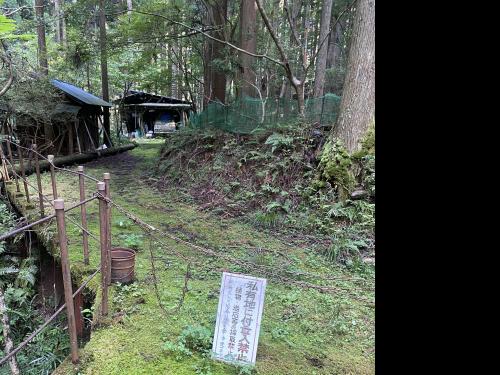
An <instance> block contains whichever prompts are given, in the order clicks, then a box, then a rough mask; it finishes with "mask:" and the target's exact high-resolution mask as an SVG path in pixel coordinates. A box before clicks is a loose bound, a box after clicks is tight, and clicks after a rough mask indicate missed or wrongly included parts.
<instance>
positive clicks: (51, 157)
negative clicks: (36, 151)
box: [47, 155, 57, 199]
mask: <svg viewBox="0 0 500 375" xmlns="http://www.w3.org/2000/svg"><path fill="white" fill-rule="evenodd" d="M47 160H48V161H49V164H50V179H51V181H52V195H53V196H54V199H57V186H56V173H55V170H54V155H47Z"/></svg>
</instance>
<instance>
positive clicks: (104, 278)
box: [97, 182, 108, 316]
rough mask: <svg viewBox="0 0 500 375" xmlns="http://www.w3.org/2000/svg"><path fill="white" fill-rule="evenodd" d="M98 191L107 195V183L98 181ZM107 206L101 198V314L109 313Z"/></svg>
mask: <svg viewBox="0 0 500 375" xmlns="http://www.w3.org/2000/svg"><path fill="white" fill-rule="evenodd" d="M97 191H98V192H99V193H100V194H101V195H102V196H106V185H105V184H104V182H98V183H97ZM107 222H108V220H107V207H106V201H105V200H104V199H102V198H99V228H100V230H99V235H100V240H101V289H102V301H101V314H102V315H103V316H107V315H108V260H107V258H108V257H107V245H108V234H107V233H106V229H107V226H108V225H107Z"/></svg>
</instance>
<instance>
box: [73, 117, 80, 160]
mask: <svg viewBox="0 0 500 375" xmlns="http://www.w3.org/2000/svg"><path fill="white" fill-rule="evenodd" d="M74 125H75V133H76V145H77V146H78V153H79V154H81V153H82V148H81V146H80V137H79V136H78V133H79V129H78V120H75V123H74Z"/></svg>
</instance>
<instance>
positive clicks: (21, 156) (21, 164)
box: [17, 147, 30, 203]
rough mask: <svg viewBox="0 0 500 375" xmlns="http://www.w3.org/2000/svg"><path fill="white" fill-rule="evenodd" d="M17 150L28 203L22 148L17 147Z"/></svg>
mask: <svg viewBox="0 0 500 375" xmlns="http://www.w3.org/2000/svg"><path fill="white" fill-rule="evenodd" d="M17 152H18V153H19V166H20V167H21V177H22V179H23V184H24V193H25V194H26V202H28V203H30V192H29V190H28V182H27V181H26V173H25V172H24V160H23V150H22V149H21V147H18V148H17Z"/></svg>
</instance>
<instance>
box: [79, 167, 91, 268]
mask: <svg viewBox="0 0 500 375" xmlns="http://www.w3.org/2000/svg"><path fill="white" fill-rule="evenodd" d="M78 182H79V184H80V202H81V201H83V200H85V178H84V177H83V166H82V165H79V166H78ZM80 212H81V214H82V228H83V231H82V232H83V233H82V236H83V263H85V264H86V265H88V264H89V239H88V234H87V232H86V231H87V207H86V206H85V204H82V205H81V206H80Z"/></svg>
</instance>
